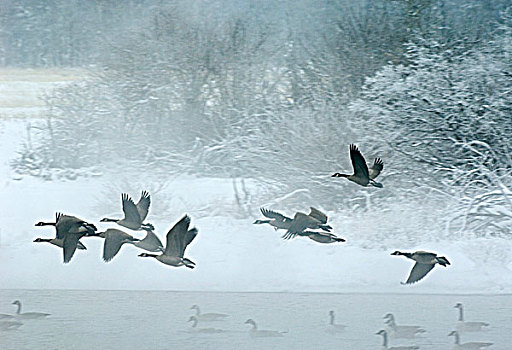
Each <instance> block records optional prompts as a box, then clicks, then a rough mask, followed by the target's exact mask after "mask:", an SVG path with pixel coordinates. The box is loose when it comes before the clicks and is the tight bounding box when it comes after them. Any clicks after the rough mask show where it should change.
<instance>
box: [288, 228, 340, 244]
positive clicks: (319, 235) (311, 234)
mask: <svg viewBox="0 0 512 350" xmlns="http://www.w3.org/2000/svg"><path fill="white" fill-rule="evenodd" d="M296 236H301V237H308V238H309V239H311V240H313V241H315V242H318V243H323V244H329V243H336V242H345V239H343V238H341V237H338V236H336V235H335V234H333V233H330V232H319V231H309V230H307V231H303V232H300V233H297V234H296ZM285 239H287V238H285Z"/></svg>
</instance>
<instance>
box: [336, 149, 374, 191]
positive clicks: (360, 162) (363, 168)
mask: <svg viewBox="0 0 512 350" xmlns="http://www.w3.org/2000/svg"><path fill="white" fill-rule="evenodd" d="M349 149H350V160H351V161H352V167H353V169H354V173H353V174H352V175H349V174H341V173H334V174H333V175H332V177H345V178H347V179H348V180H349V181H352V182H355V183H356V184H358V185H361V186H364V187H366V186H368V185H371V186H374V187H379V188H382V187H383V186H382V184H381V183H378V182H376V181H375V180H374V179H375V178H376V177H377V176H379V174H380V173H381V171H382V169H383V168H384V163H383V162H382V159H380V158H375V161H374V162H373V165H372V166H371V167H370V169H368V165H366V161H365V159H364V157H363V155H362V154H361V152H360V151H359V149H358V148H357V146H356V145H354V144H352V145H350V147H349Z"/></svg>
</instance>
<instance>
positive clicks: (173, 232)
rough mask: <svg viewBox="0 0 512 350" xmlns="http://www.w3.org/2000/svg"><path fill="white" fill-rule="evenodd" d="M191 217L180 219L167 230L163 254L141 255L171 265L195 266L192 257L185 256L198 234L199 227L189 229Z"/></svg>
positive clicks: (191, 267) (186, 216)
mask: <svg viewBox="0 0 512 350" xmlns="http://www.w3.org/2000/svg"><path fill="white" fill-rule="evenodd" d="M189 226H190V217H189V216H188V215H185V216H183V218H182V219H181V220H180V221H178V222H177V223H176V224H175V225H174V226H173V227H172V228H171V229H170V230H169V232H167V242H166V245H165V250H164V252H163V253H162V254H160V255H156V254H148V253H141V254H139V256H140V257H143V258H146V257H150V258H155V259H156V260H158V261H160V262H161V263H162V264H166V265H170V266H175V267H179V266H186V267H188V268H190V269H193V268H194V267H195V263H194V262H193V261H191V260H190V259H187V258H184V253H185V249H187V246H188V245H189V244H190V243H191V242H192V241H193V240H194V238H195V237H196V236H197V229H196V228H192V229H189Z"/></svg>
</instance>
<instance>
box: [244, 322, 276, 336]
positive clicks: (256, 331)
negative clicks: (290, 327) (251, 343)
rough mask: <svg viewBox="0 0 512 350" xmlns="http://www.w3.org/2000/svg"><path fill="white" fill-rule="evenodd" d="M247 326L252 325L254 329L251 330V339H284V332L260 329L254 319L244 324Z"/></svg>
mask: <svg viewBox="0 0 512 350" xmlns="http://www.w3.org/2000/svg"><path fill="white" fill-rule="evenodd" d="M244 323H245V324H250V325H252V328H251V329H250V330H249V334H250V335H251V337H262V338H263V337H265V338H268V337H282V336H283V333H284V332H279V331H269V330H266V329H258V326H257V325H256V322H254V320H253V319H248V320H247V321H245V322H244Z"/></svg>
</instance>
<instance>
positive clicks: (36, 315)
mask: <svg viewBox="0 0 512 350" xmlns="http://www.w3.org/2000/svg"><path fill="white" fill-rule="evenodd" d="M12 304H13V305H18V310H16V314H15V317H16V318H23V319H32V318H42V317H47V316H50V314H46V313H43V312H24V313H21V302H20V301H19V300H15V301H13V302H12Z"/></svg>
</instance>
